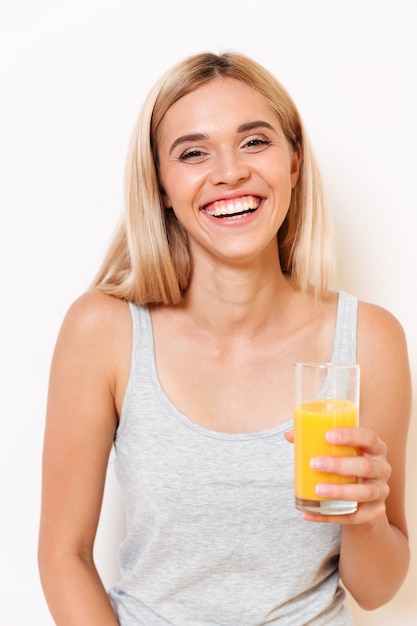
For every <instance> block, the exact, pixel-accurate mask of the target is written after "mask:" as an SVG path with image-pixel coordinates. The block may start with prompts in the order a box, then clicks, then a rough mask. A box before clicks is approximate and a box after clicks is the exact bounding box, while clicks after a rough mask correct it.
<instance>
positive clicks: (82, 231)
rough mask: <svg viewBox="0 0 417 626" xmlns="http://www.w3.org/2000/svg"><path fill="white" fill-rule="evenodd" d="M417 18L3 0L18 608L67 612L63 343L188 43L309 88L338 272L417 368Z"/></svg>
mask: <svg viewBox="0 0 417 626" xmlns="http://www.w3.org/2000/svg"><path fill="white" fill-rule="evenodd" d="M416 28H417V9H416V3H415V1H414V0H346V1H344V0H314V2H313V1H310V0H286V1H285V2H283V1H281V0H273V1H272V0H256V1H255V2H254V1H253V0H251V1H248V0H229V1H227V0H210V2H205V3H203V2H201V3H200V2H195V0H191V1H187V0H177V1H176V2H175V1H174V2H173V1H171V0H166V1H164V0H159V1H156V2H149V3H145V2H142V0H136V1H134V0H109V1H107V2H106V1H105V0H73V1H72V2H71V1H68V0H58V2H57V1H56V0H37V1H36V2H32V1H31V0H26V1H24V0H1V5H0V47H1V48H0V90H1V95H0V179H1V182H0V211H1V218H0V219H1V226H0V255H1V267H2V268H3V270H2V276H1V285H2V300H1V302H2V305H1V309H0V315H1V324H0V358H1V367H2V371H1V378H0V380H1V385H2V398H3V401H2V405H3V406H2V435H3V445H2V454H1V455H0V480H1V499H2V507H1V514H0V529H1V533H0V559H1V560H0V563H1V570H0V576H1V581H0V582H1V586H0V588H1V590H2V597H3V601H2V602H1V603H0V623H1V624H2V625H3V624H4V626H27V624H35V625H38V624H42V625H43V626H47V625H48V624H52V621H51V619H50V617H49V614H48V612H47V610H46V607H45V603H44V600H43V596H42V593H41V590H40V586H39V582H38V574H37V565H36V542H37V528H38V518H39V497H40V459H41V446H42V432H43V419H44V409H45V396H46V388H47V378H48V370H49V362H50V357H51V353H52V350H53V346H54V342H55V338H56V334H57V332H58V328H59V325H60V323H61V320H62V317H63V315H64V313H65V311H66V309H67V307H68V306H69V304H70V303H71V301H72V300H73V299H74V298H75V297H76V296H78V295H79V294H80V293H81V292H82V291H83V290H84V289H85V288H86V287H87V285H88V283H89V281H90V279H91V277H92V276H93V274H94V272H95V270H96V268H97V265H98V263H99V260H100V259H101V256H102V254H103V252H104V250H105V248H106V245H107V243H108V241H109V238H110V236H111V233H112V231H113V228H114V225H115V222H116V220H117V217H118V215H119V211H120V208H121V204H122V176H123V167H124V159H125V153H126V147H127V142H128V139H129V135H130V132H131V129H132V126H133V123H134V120H135V118H136V114H137V111H138V108H139V105H140V103H141V101H142V98H143V96H144V95H145V93H146V92H147V90H148V88H149V87H150V86H151V84H152V83H153V82H154V80H155V79H156V78H157V77H158V76H159V74H160V73H161V72H162V71H163V70H165V69H166V68H167V67H168V66H169V65H171V64H172V63H173V62H175V61H177V60H179V59H180V58H182V57H183V56H184V55H187V54H191V53H193V52H197V51H201V50H205V49H210V50H213V51H218V50H222V49H224V48H234V49H237V50H239V51H241V52H244V53H247V54H249V55H251V56H253V57H254V58H255V59H257V60H258V61H260V62H261V63H263V64H264V65H266V66H267V67H268V68H269V69H271V70H272V71H273V73H275V74H276V76H277V77H278V78H279V79H280V80H281V81H282V82H283V84H284V85H285V86H286V87H287V88H288V90H289V91H290V93H291V94H292V95H293V97H294V99H295V101H296V102H297V103H298V105H299V108H300V111H301V114H302V116H303V118H304V120H305V122H306V125H307V128H309V131H310V136H311V139H312V142H313V145H314V146H315V149H316V153H317V156H318V158H319V161H320V163H321V166H322V171H323V175H324V179H325V182H326V185H327V188H328V193H329V198H330V201H331V204H332V207H333V212H334V215H335V221H336V226H337V230H338V241H339V257H340V261H339V268H338V276H337V281H336V285H337V286H338V287H341V288H344V289H346V290H348V291H351V292H354V293H356V294H357V295H359V296H360V297H361V298H363V299H366V300H369V301H373V302H375V303H377V304H381V305H383V306H385V307H387V308H388V309H390V310H391V311H392V312H393V313H394V314H395V315H397V317H399V318H400V320H401V322H402V323H403V325H404V327H405V329H406V332H407V335H408V340H409V346H410V357H411V365H412V370H413V378H414V381H415V380H416V377H417V336H416V334H417V325H416V320H417V304H416V297H415V289H416V286H417V281H416V276H417V267H416V266H417V246H416V233H417V218H416V215H417V206H416V199H415V169H416V164H417V163H416V145H417V123H416V111H417V94H416V91H417V87H416V76H417V44H416V35H415V33H416ZM415 417H416V411H415V410H414V423H413V425H412V429H411V434H410V454H409V460H408V463H409V478H408V491H407V498H408V509H409V520H410V532H411V542H412V547H413V549H414V553H415V546H416V541H417V497H416V491H415V488H414V481H415V480H416V479H417V462H416V454H415V451H414V450H415V442H416V424H415ZM109 476H110V478H109V487H108V490H107V493H106V498H105V503H104V510H103V520H102V524H101V527H100V532H99V537H98V544H97V559H98V562H99V565H100V568H101V570H102V574H103V577H104V579H105V581H106V582H111V581H112V580H113V579H114V577H115V576H116V575H117V574H116V567H115V555H114V554H112V551H113V547H114V548H115V547H116V539H117V536H118V535H120V532H121V525H122V524H121V518H120V513H119V511H118V494H117V488H116V487H115V483H114V478H113V476H112V474H111V472H110V475H109ZM112 535H113V536H115V538H113V539H112V538H111V536H112ZM277 540H278V537H277ZM416 568H417V565H416V558H415V556H414V560H413V562H412V566H411V570H410V574H409V577H408V579H407V581H406V583H405V585H404V587H403V588H402V590H401V591H400V593H399V594H398V596H397V597H396V599H395V600H394V601H393V602H392V603H391V604H390V605H388V606H387V607H385V608H383V609H380V610H378V611H376V612H375V613H370V614H364V613H361V612H359V611H357V610H355V611H354V612H355V615H357V624H359V625H362V624H363V625H364V626H365V625H373V624H375V625H378V626H384V625H385V624H393V623H395V624H397V623H401V624H403V625H404V626H406V625H407V624H411V623H413V624H415V623H416V619H417V593H416V592H417V569H416ZM393 616H395V618H394V617H393ZM407 620H408V621H407Z"/></svg>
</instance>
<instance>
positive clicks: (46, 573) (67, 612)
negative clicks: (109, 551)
mask: <svg viewBox="0 0 417 626" xmlns="http://www.w3.org/2000/svg"><path fill="white" fill-rule="evenodd" d="M40 572H41V580H42V586H43V589H44V593H45V597H46V600H47V603H48V607H49V610H50V612H51V615H52V617H53V619H54V621H55V624H56V625H57V626H85V625H86V624H88V626H118V621H117V619H116V616H115V614H114V611H113V609H112V606H111V603H110V600H109V598H108V595H107V593H106V591H105V589H104V587H103V584H102V582H101V580H100V577H99V575H98V573H97V570H96V569H95V566H94V563H93V562H92V561H88V560H83V559H82V558H81V557H79V556H76V555H71V556H65V557H64V556H62V557H54V558H50V559H45V561H44V562H43V563H42V561H41V562H40Z"/></svg>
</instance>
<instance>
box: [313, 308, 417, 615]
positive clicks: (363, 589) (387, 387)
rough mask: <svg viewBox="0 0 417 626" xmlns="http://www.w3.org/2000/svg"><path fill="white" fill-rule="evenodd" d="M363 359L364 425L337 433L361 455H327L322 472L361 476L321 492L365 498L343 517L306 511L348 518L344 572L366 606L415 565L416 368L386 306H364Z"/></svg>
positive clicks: (383, 597)
mask: <svg viewBox="0 0 417 626" xmlns="http://www.w3.org/2000/svg"><path fill="white" fill-rule="evenodd" d="M358 361H359V362H360V364H361V381H362V382H361V409H360V424H361V427H360V428H358V429H341V430H340V431H334V434H335V435H336V436H339V437H340V439H339V440H338V441H337V442H336V441H335V443H340V444H343V445H353V446H356V447H358V448H359V449H360V450H361V455H360V456H358V457H353V458H351V459H341V458H339V459H338V458H335V457H334V458H326V459H324V462H325V463H326V467H325V468H323V469H322V470H321V471H329V472H335V473H339V474H344V475H354V476H357V477H358V478H359V480H358V483H357V484H356V485H340V486H337V485H335V486H328V485H323V489H324V490H327V491H322V492H321V494H320V495H324V496H325V497H333V498H336V499H339V498H340V499H345V500H357V501H358V502H359V507H358V511H357V512H356V513H354V514H352V515H347V516H340V518H339V519H337V520H335V519H334V518H330V517H325V516H314V515H305V517H306V519H309V520H311V521H315V522H318V521H321V522H333V523H334V522H337V523H341V524H342V545H341V554H340V562H339V569H340V575H341V578H342V580H343V582H344V584H345V586H346V587H347V589H349V591H350V592H351V594H352V595H353V597H354V598H355V599H356V601H357V602H358V604H359V605H360V606H361V607H362V608H365V609H374V608H377V607H378V606H381V605H383V604H385V603H386V602H388V601H389V600H390V599H391V598H392V597H393V596H394V595H395V593H396V592H397V591H398V589H399V587H400V586H401V584H402V582H403V580H404V578H405V576H406V573H407V570H408V564H409V546H408V536H407V525H406V519H405V511H404V509H405V507H404V487H405V452H406V439H407V433H408V424H409V417H410V411H411V382H410V371H409V364H408V356H407V347H406V341H405V338H404V333H403V331H402V328H401V326H400V325H399V323H398V322H397V321H396V320H395V319H394V318H393V317H392V316H391V315H390V314H389V313H387V312H386V311H384V310H382V309H379V308H378V307H373V306H370V305H365V304H362V305H360V313H359V328H358ZM321 461H322V462H323V460H321Z"/></svg>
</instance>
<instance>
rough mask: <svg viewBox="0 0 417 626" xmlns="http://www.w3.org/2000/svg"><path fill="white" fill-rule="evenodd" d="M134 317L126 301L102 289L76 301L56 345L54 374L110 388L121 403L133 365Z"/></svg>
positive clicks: (54, 375) (79, 382)
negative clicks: (131, 359) (132, 317)
mask: <svg viewBox="0 0 417 626" xmlns="http://www.w3.org/2000/svg"><path fill="white" fill-rule="evenodd" d="M131 341H132V321H131V315H130V311H129V305H128V303H127V302H126V301H124V300H121V299H119V298H116V297H114V296H110V295H108V294H106V293H104V292H101V291H99V290H94V291H89V292H87V293H85V294H83V295H82V296H80V297H79V298H78V299H77V300H75V301H74V302H73V304H72V305H71V306H70V308H69V309H68V311H67V314H66V316H65V317H64V320H63V323H62V326H61V330H60V332H59V336H58V340H57V343H56V347H55V352H54V357H53V362H52V369H51V371H52V376H53V377H54V378H56V377H58V378H59V377H60V376H61V377H62V378H67V377H72V379H73V380H76V381H77V385H78V386H79V387H80V388H81V387H82V385H87V386H88V389H90V390H91V389H94V388H95V387H97V388H98V389H99V390H101V393H102V392H103V389H109V390H110V393H111V395H112V397H114V399H115V400H116V404H118V405H119V404H120V403H121V400H122V397H123V393H124V389H125V387H126V381H127V377H128V372H129V366H130V356H131Z"/></svg>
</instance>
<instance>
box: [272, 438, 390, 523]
mask: <svg viewBox="0 0 417 626" xmlns="http://www.w3.org/2000/svg"><path fill="white" fill-rule="evenodd" d="M285 438H286V439H287V441H289V442H290V443H293V441H294V433H293V431H289V432H287V433H286V434H285ZM326 438H327V440H328V441H329V443H331V444H333V445H343V446H352V447H354V448H356V449H357V450H359V454H358V456H352V457H335V456H323V457H314V458H313V459H312V460H311V464H312V467H313V468H314V469H316V470H317V471H320V472H323V473H329V474H338V475H340V476H356V477H357V479H358V480H357V483H353V484H330V483H319V484H318V485H317V487H316V490H317V495H318V496H321V497H325V498H331V499H333V500H351V501H354V502H358V510H357V511H356V512H355V513H350V514H347V515H322V514H314V513H307V512H306V513H304V514H303V516H304V519H306V520H308V521H313V522H333V523H337V524H368V525H370V526H372V525H374V524H375V523H376V521H377V520H378V519H379V518H380V517H382V516H383V515H385V502H386V499H387V497H388V494H389V486H388V481H389V478H390V476H391V466H390V464H389V463H388V460H387V447H386V445H385V443H384V442H383V441H382V440H381V439H380V438H379V437H378V436H377V435H376V434H375V432H374V431H373V430H371V429H369V428H361V427H359V428H336V429H333V430H329V431H328V432H327V434H326Z"/></svg>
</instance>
